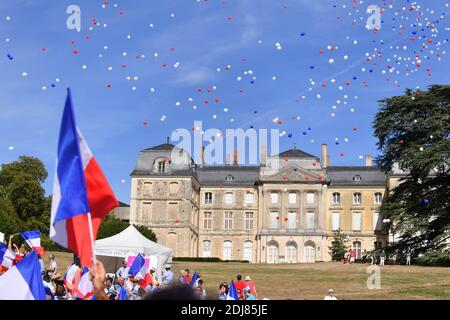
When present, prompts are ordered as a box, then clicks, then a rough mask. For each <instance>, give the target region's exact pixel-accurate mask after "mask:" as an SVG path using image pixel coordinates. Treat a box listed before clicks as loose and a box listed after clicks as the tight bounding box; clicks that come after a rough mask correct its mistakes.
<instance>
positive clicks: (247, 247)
mask: <svg viewBox="0 0 450 320" xmlns="http://www.w3.org/2000/svg"><path fill="white" fill-rule="evenodd" d="M252 258H253V242H251V241H250V240H247V241H244V260H247V261H248V262H252V260H253V259H252Z"/></svg>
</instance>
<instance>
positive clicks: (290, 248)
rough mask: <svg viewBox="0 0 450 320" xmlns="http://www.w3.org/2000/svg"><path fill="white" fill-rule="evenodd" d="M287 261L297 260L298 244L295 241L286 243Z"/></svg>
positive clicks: (293, 261) (294, 261)
mask: <svg viewBox="0 0 450 320" xmlns="http://www.w3.org/2000/svg"><path fill="white" fill-rule="evenodd" d="M286 262H287V263H296V262H297V245H296V243H295V242H288V243H286Z"/></svg>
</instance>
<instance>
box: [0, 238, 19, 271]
mask: <svg viewBox="0 0 450 320" xmlns="http://www.w3.org/2000/svg"><path fill="white" fill-rule="evenodd" d="M15 258H16V254H15V253H14V252H12V251H11V250H9V248H8V246H7V245H5V244H3V243H1V242H0V266H4V267H6V268H11V267H12V266H13V265H14V259H15Z"/></svg>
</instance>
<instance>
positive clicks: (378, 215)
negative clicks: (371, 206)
mask: <svg viewBox="0 0 450 320" xmlns="http://www.w3.org/2000/svg"><path fill="white" fill-rule="evenodd" d="M379 217H380V214H379V213H378V212H374V213H373V221H372V223H373V230H374V231H375V230H378V229H379V228H378V219H379Z"/></svg>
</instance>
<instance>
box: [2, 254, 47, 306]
mask: <svg viewBox="0 0 450 320" xmlns="http://www.w3.org/2000/svg"><path fill="white" fill-rule="evenodd" d="M0 300H45V289H44V283H43V282H42V276H41V266H40V265H39V261H38V255H37V252H36V251H32V252H31V253H30V254H28V255H27V256H26V257H25V258H24V259H23V260H22V261H20V262H19V263H18V264H16V265H15V266H14V267H12V268H11V269H9V270H8V271H7V272H6V273H5V274H3V276H1V277H0Z"/></svg>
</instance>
